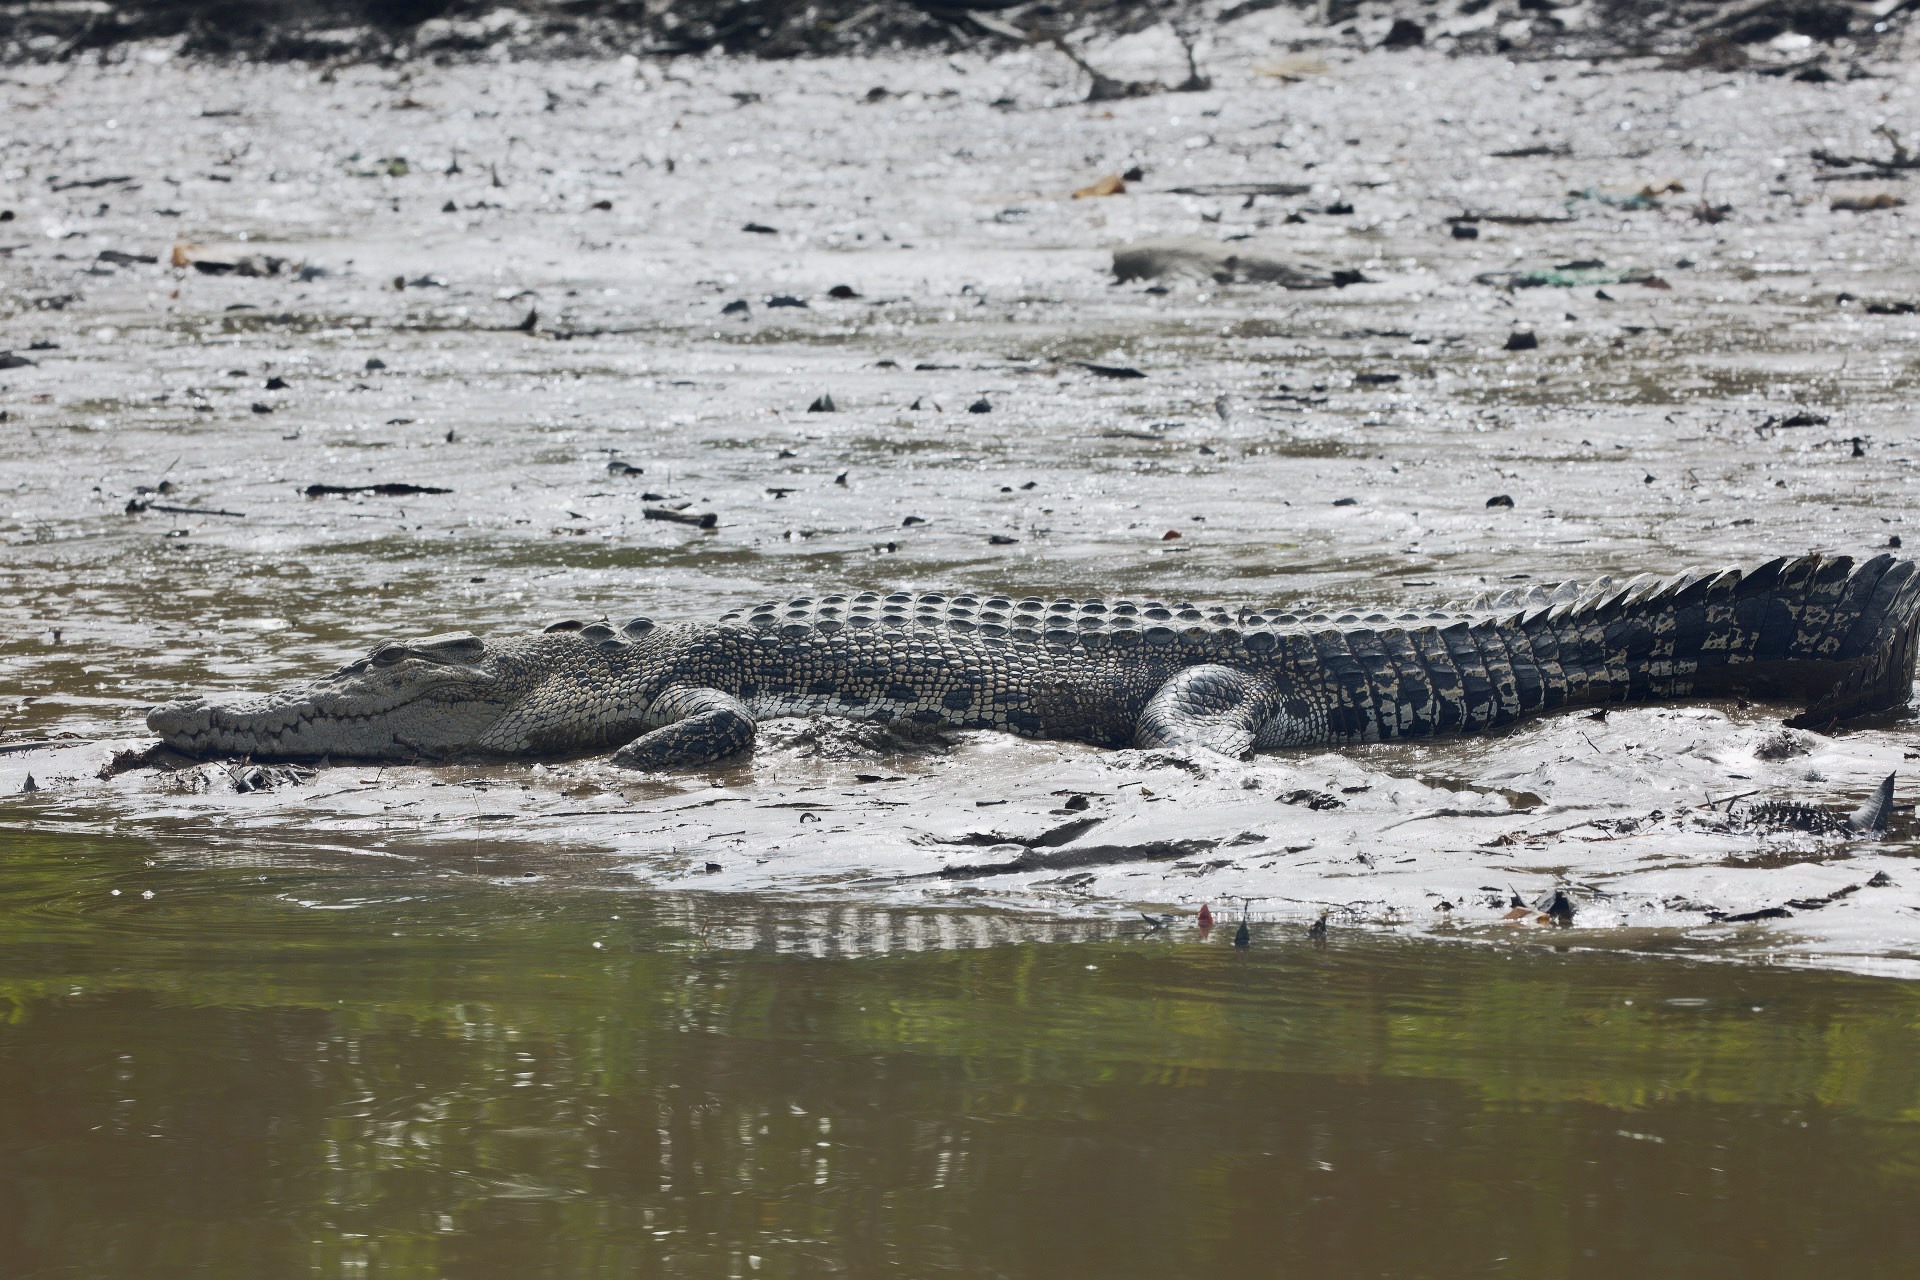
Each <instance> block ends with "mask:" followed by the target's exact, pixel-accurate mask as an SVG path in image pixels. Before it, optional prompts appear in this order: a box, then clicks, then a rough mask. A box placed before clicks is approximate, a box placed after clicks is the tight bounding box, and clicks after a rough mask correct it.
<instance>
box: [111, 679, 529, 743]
mask: <svg viewBox="0 0 1920 1280" xmlns="http://www.w3.org/2000/svg"><path fill="white" fill-rule="evenodd" d="M314 693H315V690H314V688H313V687H311V686H310V687H308V688H302V689H283V690H280V691H279V692H276V693H270V694H267V695H265V696H263V697H255V698H237V699H234V700H232V701H223V702H212V701H209V700H208V699H206V698H189V699H186V700H184V701H180V702H169V703H166V704H164V705H162V706H158V707H155V708H154V709H153V710H152V711H150V712H148V713H147V727H148V728H150V729H152V730H153V731H154V732H155V733H157V734H159V735H160V739H161V741H163V742H165V743H166V744H167V745H168V746H169V747H172V748H173V749H174V750H176V751H178V752H180V753H181V754H183V755H189V756H194V757H199V758H204V757H208V756H228V755H231V756H249V757H251V758H253V759H255V760H311V759H318V758H320V757H322V756H334V757H337V758H340V759H357V760H412V759H417V758H428V759H436V758H442V757H446V756H451V755H455V754H458V753H459V752H460V751H461V750H462V749H463V748H465V747H466V746H467V744H468V743H470V742H471V741H472V740H473V739H474V738H476V737H478V736H479V735H480V734H481V733H482V732H484V731H485V730H486V728H487V726H488V725H490V724H492V723H493V722H494V720H496V719H497V718H498V717H499V715H500V712H501V711H502V710H503V708H502V707H501V706H500V705H498V704H495V703H492V702H491V701H479V700H474V699H456V700H445V699H441V698H431V697H427V696H423V697H421V698H419V699H416V700H414V701H411V702H408V703H403V704H400V705H398V706H392V707H388V708H386V709H384V710H374V709H365V710H356V709H355V708H354V707H352V706H351V705H345V706H336V707H333V708H328V707H327V706H325V705H324V704H323V703H322V701H321V700H320V699H318V698H316V697H315V696H314Z"/></svg>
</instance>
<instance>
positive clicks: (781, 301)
mask: <svg viewBox="0 0 1920 1280" xmlns="http://www.w3.org/2000/svg"><path fill="white" fill-rule="evenodd" d="M767 305H768V306H769V307H806V308H807V309H808V310H812V308H811V307H807V303H806V300H805V299H804V298H796V297H794V296H793V295H792V294H790V293H776V294H774V295H773V296H772V297H771V298H768V299H767Z"/></svg>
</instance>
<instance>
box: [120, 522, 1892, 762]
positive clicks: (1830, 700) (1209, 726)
mask: <svg viewBox="0 0 1920 1280" xmlns="http://www.w3.org/2000/svg"><path fill="white" fill-rule="evenodd" d="M1916 622H1920V574H1916V572H1915V567H1914V565H1913V564H1912V563H1909V562H1905V561H1894V560H1893V559H1891V558H1890V557H1887V556H1880V557H1876V558H1874V559H1872V560H1868V561H1865V562H1862V563H1859V564H1855V563H1854V562H1853V561H1852V560H1850V559H1848V558H1846V557H1822V556H1806V557H1802V558H1799V559H1795V560H1775V561H1771V562H1769V563H1767V564H1765V565H1761V566H1758V567H1756V568H1753V569H1750V570H1746V571H1742V570H1738V569H1726V570H1721V571H1718V572H1712V573H1704V574H1681V575H1678V576H1677V577H1674V578H1671V579H1666V580H1655V579H1651V578H1637V579H1635V580H1634V581H1632V582H1630V583H1626V584H1622V585H1614V584H1612V583H1610V582H1608V581H1607V580H1604V579H1603V580H1601V581H1600V582H1597V583H1592V584H1588V585H1587V586H1585V587H1579V586H1574V585H1570V584H1569V585H1563V586H1561V587H1558V588H1554V589H1552V590H1547V589H1535V590H1533V591H1530V592H1527V593H1524V594H1519V593H1507V594H1505V595H1501V596H1497V597H1491V598H1482V599H1480V600H1477V601H1474V602H1472V603H1470V604H1468V605H1466V606H1464V607H1462V608H1461V609H1459V610H1456V611H1453V612H1449V613H1427V614H1411V613H1408V614H1400V615H1397V616H1394V617H1388V616H1386V615H1384V614H1378V613H1374V614H1368V615H1367V616H1365V617H1360V616H1355V615H1353V614H1342V615H1339V616H1337V617H1327V616H1325V615H1317V614H1316V615H1313V616H1310V617H1296V616H1294V615H1291V614H1287V613H1282V612H1280V611H1278V610H1264V611H1256V610H1247V609H1241V610H1237V611H1231V612H1230V611H1228V610H1226V609H1223V608H1218V607H1208V608H1196V607H1193V606H1187V605H1173V606H1163V605H1159V604H1156V603H1134V602H1130V601H1125V600H1119V601H1112V602H1102V601H1067V600H1061V601H1043V600H1039V599H1033V598H1029V599H1025V600H1014V599H1009V598H1005V597H993V596H984V595H982V596H974V595H956V596H945V595H933V594H929V595H921V596H911V595H907V594H905V593H896V594H894V595H891V596H885V597H882V596H879V595H876V594H873V593H865V594H860V595H854V596H837V595H834V596H822V597H818V598H802V599H798V600H793V601H789V602H786V603H769V604H764V605H759V606H756V607H755V608H753V609H750V610H743V611H740V612H737V613H732V614H728V615H727V616H726V617H724V618H722V619H721V620H720V621H719V622H717V623H709V624H681V625H675V626H662V627H657V626H655V625H654V624H652V623H651V622H648V621H646V620H645V619H636V620H634V621H633V622H630V623H628V624H627V625H626V626H625V627H622V628H619V629H617V630H616V629H615V628H614V627H612V626H611V625H608V624H606V623H595V624H592V625H590V626H581V625H579V624H577V623H574V624H563V626H562V627H559V628H552V629H549V631H548V632H546V633H543V634H539V635H532V636H521V637H512V638H501V639H493V640H487V641H482V640H480V639H478V638H476V637H474V636H471V635H468V634H466V633H454V634H451V635H444V636H436V637H432V638H430V639H427V640H422V641H417V642H400V641H389V642H388V643H386V644H383V645H380V646H379V647H378V648H376V649H374V650H373V651H372V653H370V654H369V655H368V656H367V657H365V658H362V659H360V660H359V661H357V662H355V663H353V664H352V665H350V666H348V667H345V668H343V669H342V670H340V671H338V672H336V673H334V674H333V675H331V676H329V677H327V678H326V679H324V680H321V681H319V682H317V683H314V684H311V685H305V686H301V687H297V688H293V689H287V690H283V691H281V692H278V693H274V694H270V695H267V696H266V697H263V698H255V699H245V700H238V701H233V702H224V703H215V702H208V701H206V700H204V699H194V700H191V701H187V702H175V703H169V704H167V705H165V706H161V707H156V708H155V709H154V710H153V711H152V713H151V714H150V715H149V716H148V720H147V722H148V724H149V725H150V726H151V727H152V728H153V730H154V731H155V732H156V733H158V734H159V735H160V736H161V737H162V738H163V739H164V740H165V742H166V743H167V745H169V746H171V747H173V748H175V749H177V750H179V751H182V752H185V753H186V754H188V755H193V756H216V755H231V756H248V757H252V758H253V759H256V760H276V759H315V758H321V757H328V756H331V757H336V758H353V759H368V760H421V759H425V760H440V759H451V758H456V757H463V758H474V757H477V758H485V757H494V758H499V757H532V756H564V755H582V754H588V753H592V752H597V751H604V750H609V749H616V748H617V750H615V752H614V759H615V761H616V762H618V763H621V764H626V765H631V766H634V767H638V768H672V767H684V766H689V765H698V764H703V763H707V762H710V761H713V760H718V759H722V758H724V757H726V756H729V755H733V754H736V753H738V752H740V751H743V750H746V749H748V748H749V747H751V745H752V742H753V735H754V724H755V721H757V720H758V719H761V718H765V717H767V716H782V715H834V716H846V717H852V718H858V719H871V720H880V721H896V720H904V721H912V722H917V723H921V724H944V725H950V726H955V727H960V728H981V729H1000V730H1005V731H1007V732H1010V733H1016V734H1021V735H1024V736H1027V737H1035V738H1062V739H1075V740H1079V741H1083V742H1091V743H1095V744H1098V745H1102V746H1126V745H1130V744H1131V745H1136V746H1146V747H1152V746H1180V745H1191V746H1201V747H1208V748H1212V749H1214V750H1218V751H1223V752H1226V753H1228V754H1232V755H1245V754H1247V753H1248V752H1250V751H1252V750H1257V749H1273V748H1283V747H1296V746H1321V745H1337V744H1343V743H1354V742H1379V741H1388V740H1393V739H1399V738H1413V737H1423V736H1428V735H1433V734H1447V733H1473V732H1478V731H1481V730H1485V729H1491V728H1495V727H1497V726H1500V725H1505V724H1510V723H1512V722H1513V721H1515V720H1518V719H1520V718H1522V717H1525V716H1528V715H1532V714H1535V713H1538V712H1541V711H1548V710H1552V709H1554V708H1556V707H1562V706H1579V705H1586V704H1593V703H1601V702H1626V701H1655V700H1660V701H1670V700H1676V699H1686V698H1701V697H1714V696H1732V695H1736V694H1740V695H1749V696H1754V697H1761V698H1783V699H1794V700H1798V701H1799V702H1801V703H1802V704H1803V705H1805V706H1807V707H1808V708H1809V710H1808V711H1807V713H1806V714H1805V716H1803V717H1802V718H1801V719H1800V721H1798V722H1799V723H1806V724H1825V723H1828V722H1829V721H1832V720H1835V719H1842V718H1847V717H1851V716H1856V715H1862V714H1867V713H1871V712H1876V711H1883V710H1887V709H1890V708H1894V707H1898V706H1902V705H1904V704H1905V702H1906V700H1907V698H1908V695H1909V692H1910V689H1911V679H1912V671H1913V664H1914V649H1915V632H1916Z"/></svg>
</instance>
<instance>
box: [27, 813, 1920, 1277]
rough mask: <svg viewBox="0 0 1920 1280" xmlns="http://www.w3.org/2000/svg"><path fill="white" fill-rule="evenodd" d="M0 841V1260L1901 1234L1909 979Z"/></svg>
mask: <svg viewBox="0 0 1920 1280" xmlns="http://www.w3.org/2000/svg"><path fill="white" fill-rule="evenodd" d="M0 850H4V856H3V857H0V1273H4V1274H5V1275H7V1276H9V1277H41V1276H109V1275H110V1276H115V1277H137V1276H182V1275H197V1276H236V1277H259V1276H285V1275H295V1274H321V1275H339V1274H368V1275H383V1276H501V1277H516V1278H518V1277H531V1276H583V1275H674V1276H678V1275H684V1276H720V1275H762V1276H811V1275H830V1274H849V1275H902V1276H924V1275H933V1274H952V1275H966V1276H989V1275H1009V1276H1027V1275H1054V1276H1078V1275H1088V1276H1095V1275H1149V1274H1152V1275H1166V1276H1192V1275H1201V1274H1215V1273H1219V1274H1244V1275H1262V1276H1268V1275H1272V1276H1297V1275H1308V1274H1318V1275H1329V1276H1380V1277H1387V1276H1467V1275H1516V1276H1530V1277H1558V1276H1582V1277H1613V1276H1628V1275H1633V1276H1688V1277H1701V1276H1736V1275H1737V1276H1753V1275H1767V1276H1784V1275H1816V1274H1818V1275H1831V1274H1849V1275H1860V1276H1894V1275H1908V1274H1911V1266H1912V1258H1913V1257H1914V1256H1915V1248H1916V1246H1920V1221H1917V1220H1916V1219H1915V1217H1914V1215H1913V1213H1912V1206H1913V1204H1914V1202H1915V1196H1916V1194H1920V1123H1916V1121H1917V1120H1920V1052H1917V1051H1920V988H1916V987H1914V986H1913V985H1912V984H1902V983H1894V982H1886V981H1877V980H1872V979H1866V978H1859V977H1852V976H1846V975H1837V974H1828V973H1814V972H1797V971H1787V970H1774V969H1767V968H1756V967H1734V966H1728V965H1701V964H1696V963H1693V962H1689V961H1686V960H1683V959H1665V960H1653V959H1646V958H1626V957H1614V956H1608V955H1601V954H1594V953H1586V954H1582V955H1572V956H1570V955H1565V954H1557V953H1556V952H1555V951H1554V950H1553V949H1552V947H1551V946H1549V945H1524V946H1523V945H1517V944H1498V945H1489V946H1485V947H1471V946H1459V945H1453V946H1450V947H1448V948H1446V949H1445V950H1444V951H1441V950H1440V949H1438V948H1434V947H1430V946H1427V945H1414V944H1402V943H1398V942H1395V941H1393V940H1391V939H1383V938H1380V937H1377V936H1352V935H1350V936H1347V937H1344V938H1343V937H1340V936H1338V935H1336V937H1335V938H1334V940H1333V941H1332V944H1331V945H1329V946H1327V947H1326V948H1325V949H1318V950H1317V949H1315V948H1314V947H1312V946H1311V945H1310V944H1308V943H1307V942H1306V941H1305V940H1304V939H1301V938H1298V937H1297V936H1281V935H1280V934H1279V932H1277V931H1273V932H1268V933H1261V932H1259V931H1258V930H1256V933H1255V938H1254V945H1253V947H1252V948H1251V949H1250V950H1249V951H1247V952H1240V951H1236V950H1235V949H1234V948H1233V947H1232V946H1231V945H1230V944H1229V942H1228V939H1227V938H1225V937H1223V936H1221V935H1220V933H1219V932H1218V931H1216V933H1215V936H1213V937H1212V938H1211V939H1209V940H1206V941H1202V940H1201V939H1200V938H1199V937H1198V936H1197V934H1196V933H1195V932H1194V931H1192V930H1191V929H1181V930H1178V931H1173V932H1166V931H1163V932H1159V933H1150V932H1148V931H1147V930H1146V928H1145V926H1144V925H1141V924H1139V923H1137V922H1133V923H1129V922H1127V921H1125V920H1121V919H1116V921H1115V922H1114V923H1113V924H1112V925H1110V926H1102V925H1098V924H1088V923H1086V922H1079V923H1074V924H1059V925H1055V924H1048V923H1045V922H1037V921H1031V920H1023V919H1019V918H1011V917H1005V916H996V915H992V914H988V913H980V914H965V913H946V914H944V915H942V914H939V913H928V912H918V913H889V912H887V911H885V910H884V909H877V908H872V907H844V908H842V907H834V906H831V905H827V906H822V905H821V904H818V903H815V904H806V903H782V902H778V901H768V900H762V899H753V898H747V897H740V896H726V897H703V896H697V895H696V896H683V897H661V896H653V895H646V894H640V893H636V892H632V891H622V890H619V889H616V888H614V887H612V886H611V885H609V886H608V887H604V888H602V887H595V886H594V885H592V884H591V883H586V884H583V883H582V882H581V880H580V879H578V878H577V877H576V878H572V879H571V880H570V881H569V882H568V883H567V884H566V885H565V886H564V887H559V886H557V885H556V884H555V883H554V882H550V881H547V880H545V879H543V878H541V877H540V876H538V875H529V874H526V873H527V871H528V869H529V868H537V862H538V857H539V854H538V851H537V850H513V849H511V848H489V849H487V850H484V851H480V853H481V854H482V855H484V859H485V860H483V862H482V863H478V864H476V863H475V862H474V861H473V860H472V859H463V860H460V861H458V862H454V861H449V862H447V863H444V864H442V865H437V866H436V865H433V864H431V863H426V862H418V861H405V860H398V859H390V860H377V861H368V860H367V859H365V858H354V857H352V856H351V854H350V853H337V854H332V855H327V854H322V853H315V854H312V855H310V856H285V855H284V854H280V853H272V852H263V851H260V850H250V849H248V848H241V847H214V846H212V845H210V844H208V843H206V842H205V841H201V842H199V843H195V842H194V841H189V840H186V839H183V838H176V839H174V840H172V841H161V842H157V843H137V842H133V841H130V840H124V839H112V838H107V837H87V836H75V835H48V834H44V833H35V832H33V831H31V830H28V829H25V828H24V827H22V826H20V825H18V824H15V825H6V826H0ZM476 865H478V866H480V867H481V869H482V870H483V871H485V872H487V873H488V874H476V872H475V867H476ZM116 891H117V892H116ZM149 893H150V894H151V895H152V896H151V897H148V896H147V895H148V894H149ZM1288 934H1289V935H1297V931H1295V930H1289V931H1288Z"/></svg>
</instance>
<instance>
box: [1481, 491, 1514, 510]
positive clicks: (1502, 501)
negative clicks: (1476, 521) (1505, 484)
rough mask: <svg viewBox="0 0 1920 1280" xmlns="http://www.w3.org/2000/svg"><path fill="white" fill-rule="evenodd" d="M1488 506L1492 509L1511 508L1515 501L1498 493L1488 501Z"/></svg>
mask: <svg viewBox="0 0 1920 1280" xmlns="http://www.w3.org/2000/svg"><path fill="white" fill-rule="evenodd" d="M1487 505H1488V506H1490V507H1510V506H1512V505H1513V499H1512V498H1511V497H1509V496H1507V495H1506V494H1504V493H1496V494H1494V495H1493V496H1492V497H1491V498H1488V499H1487Z"/></svg>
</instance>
